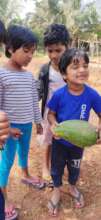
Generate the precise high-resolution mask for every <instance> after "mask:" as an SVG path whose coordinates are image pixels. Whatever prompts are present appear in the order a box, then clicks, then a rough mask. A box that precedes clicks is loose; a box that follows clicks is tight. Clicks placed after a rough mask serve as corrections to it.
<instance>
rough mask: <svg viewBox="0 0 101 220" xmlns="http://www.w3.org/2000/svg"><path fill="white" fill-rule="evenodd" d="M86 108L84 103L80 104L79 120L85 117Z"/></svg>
mask: <svg viewBox="0 0 101 220" xmlns="http://www.w3.org/2000/svg"><path fill="white" fill-rule="evenodd" d="M86 108H87V105H86V104H82V105H81V114H80V119H81V120H83V119H85V114H86Z"/></svg>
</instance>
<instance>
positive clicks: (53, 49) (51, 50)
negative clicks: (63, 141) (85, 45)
mask: <svg viewBox="0 0 101 220" xmlns="http://www.w3.org/2000/svg"><path fill="white" fill-rule="evenodd" d="M69 42H70V36H69V32H68V30H67V28H66V27H65V26H64V25H63V24H51V25H49V26H48V28H47V29H46V31H45V33H44V47H45V50H46V52H47V54H48V57H49V59H50V61H49V63H47V64H45V65H43V66H42V68H41V70H40V73H39V82H40V89H39V97H40V99H42V116H43V140H42V138H41V144H42V145H43V146H44V151H43V175H42V176H43V179H44V180H45V181H46V182H47V183H48V182H49V183H50V184H49V186H51V177H50V170H49V164H50V150H51V143H52V134H51V132H50V129H49V123H48V121H47V108H46V105H47V102H48V100H49V99H50V98H51V96H52V94H53V92H54V91H55V90H56V89H58V88H60V87H62V86H63V85H65V82H64V80H63V78H62V76H61V74H60V71H59V67H58V64H59V61H60V57H61V55H62V54H63V52H64V51H65V50H66V49H67V48H68V47H69Z"/></svg>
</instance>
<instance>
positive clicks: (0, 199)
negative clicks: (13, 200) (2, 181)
mask: <svg viewBox="0 0 101 220" xmlns="http://www.w3.org/2000/svg"><path fill="white" fill-rule="evenodd" d="M0 220H5V200H4V196H3V193H2V191H1V190H0Z"/></svg>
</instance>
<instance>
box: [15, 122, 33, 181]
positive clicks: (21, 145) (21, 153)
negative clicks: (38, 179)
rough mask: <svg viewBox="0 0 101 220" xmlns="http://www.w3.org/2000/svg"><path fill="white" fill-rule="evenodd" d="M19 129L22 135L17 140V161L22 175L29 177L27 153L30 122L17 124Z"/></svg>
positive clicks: (30, 128) (30, 129)
mask: <svg viewBox="0 0 101 220" xmlns="http://www.w3.org/2000/svg"><path fill="white" fill-rule="evenodd" d="M19 129H20V130H21V132H22V136H21V137H20V138H19V139H18V142H17V153H18V163H19V166H20V167H21V169H22V175H23V177H26V178H29V177H30V174H29V171H28V153H29V147H30V139H31V132H32V123H28V124H24V125H19Z"/></svg>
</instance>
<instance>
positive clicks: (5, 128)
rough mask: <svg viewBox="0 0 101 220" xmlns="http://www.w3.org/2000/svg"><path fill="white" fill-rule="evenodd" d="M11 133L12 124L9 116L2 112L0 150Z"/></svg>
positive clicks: (0, 116) (0, 113) (0, 115)
mask: <svg viewBox="0 0 101 220" xmlns="http://www.w3.org/2000/svg"><path fill="white" fill-rule="evenodd" d="M9 133H10V124H9V120H8V117H7V114H6V113H5V112H3V111H0V149H2V146H3V144H4V143H5V141H6V139H7V138H8V136H9Z"/></svg>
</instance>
